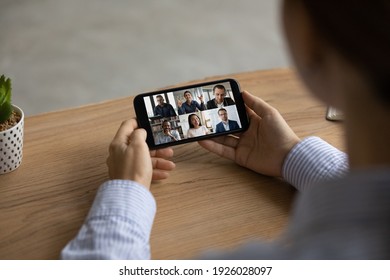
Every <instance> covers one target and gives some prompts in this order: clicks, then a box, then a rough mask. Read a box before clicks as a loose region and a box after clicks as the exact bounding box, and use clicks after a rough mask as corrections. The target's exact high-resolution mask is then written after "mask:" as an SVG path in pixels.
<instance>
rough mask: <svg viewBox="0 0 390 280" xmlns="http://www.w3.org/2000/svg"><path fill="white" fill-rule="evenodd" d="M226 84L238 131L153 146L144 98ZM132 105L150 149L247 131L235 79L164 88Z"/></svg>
mask: <svg viewBox="0 0 390 280" xmlns="http://www.w3.org/2000/svg"><path fill="white" fill-rule="evenodd" d="M227 82H229V84H230V87H231V90H232V93H233V96H234V101H235V106H236V109H237V114H238V117H239V119H240V122H241V128H240V129H236V130H229V131H225V132H220V133H212V134H207V135H204V136H198V137H193V138H185V139H181V140H179V141H174V142H168V143H163V144H155V142H154V137H153V131H152V127H151V125H150V121H149V116H148V114H147V111H146V106H145V102H144V97H148V96H154V95H158V94H164V93H167V92H175V91H182V90H186V89H193V88H197V87H202V86H207V85H216V84H221V83H227ZM205 103H206V102H205ZM133 104H134V110H135V113H136V117H137V122H138V126H139V127H140V128H143V129H145V130H146V132H147V138H146V142H147V144H148V146H149V148H150V149H160V148H164V147H170V146H175V145H181V144H185V143H190V142H196V141H200V140H204V139H209V138H214V137H218V136H222V135H227V134H235V133H239V132H243V131H245V130H247V129H248V127H249V119H248V115H247V112H246V107H245V104H244V101H243V99H242V95H241V90H240V85H239V83H238V82H237V81H236V80H235V79H232V78H227V79H220V80H213V81H209V82H202V83H195V84H188V85H185V86H180V87H173V88H166V89H162V90H157V91H153V92H147V93H142V94H139V95H137V96H135V98H134V101H133ZM206 110H209V109H206Z"/></svg>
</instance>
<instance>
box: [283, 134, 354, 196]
mask: <svg viewBox="0 0 390 280" xmlns="http://www.w3.org/2000/svg"><path fill="white" fill-rule="evenodd" d="M348 170H349V165H348V158H347V155H346V154H345V153H343V152H341V151H340V150H338V149H336V148H335V147H333V146H332V145H330V144H328V143H327V142H325V141H323V140H322V139H320V138H318V137H308V138H305V139H304V140H302V141H301V142H300V143H298V144H297V145H295V146H294V147H293V149H292V150H291V151H290V153H289V154H288V155H287V157H286V160H285V161H284V164H283V169H282V175H283V177H284V179H285V180H286V181H287V182H289V183H290V184H291V185H293V186H294V187H296V188H297V189H298V190H299V191H304V190H306V189H307V188H309V187H310V186H312V185H314V184H316V183H319V182H324V181H330V180H334V179H337V178H340V177H342V176H344V175H345V174H346V173H347V172H348Z"/></svg>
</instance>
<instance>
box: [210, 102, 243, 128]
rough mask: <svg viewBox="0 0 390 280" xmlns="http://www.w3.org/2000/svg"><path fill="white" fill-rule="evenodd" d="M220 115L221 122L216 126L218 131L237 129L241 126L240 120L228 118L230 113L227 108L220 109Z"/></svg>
mask: <svg viewBox="0 0 390 280" xmlns="http://www.w3.org/2000/svg"><path fill="white" fill-rule="evenodd" d="M218 116H219V117H220V119H221V122H220V123H218V124H217V125H216V127H215V132H216V133H219V132H225V131H229V130H236V129H239V128H240V126H239V125H238V122H236V121H234V120H229V119H228V113H227V111H226V109H225V108H221V109H219V110H218Z"/></svg>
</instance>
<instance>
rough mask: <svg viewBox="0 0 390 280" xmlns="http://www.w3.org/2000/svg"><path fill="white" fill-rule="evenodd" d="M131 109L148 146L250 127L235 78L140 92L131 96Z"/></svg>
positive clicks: (179, 142) (195, 138) (196, 139)
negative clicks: (145, 136)
mask: <svg viewBox="0 0 390 280" xmlns="http://www.w3.org/2000/svg"><path fill="white" fill-rule="evenodd" d="M134 109H135V113H136V116H137V122H138V126H139V127H142V128H144V129H145V130H146V131H147V139H146V142H147V144H148V146H149V148H150V149H158V148H163V147H168V146H173V145H179V144H183V143H188V142H193V141H199V140H203V139H207V138H211V137H217V136H221V135H226V134H233V133H237V132H242V131H245V130H246V129H247V128H248V126H249V120H248V116H247V113H246V109H245V104H244V101H243V99H242V95H241V90H240V86H239V84H238V82H237V81H236V80H234V79H223V80H216V81H211V82H205V83H199V84H193V85H188V86H183V87H177V88H170V89H165V90H159V91H155V92H149V93H143V94H140V95H137V96H136V97H135V98H134Z"/></svg>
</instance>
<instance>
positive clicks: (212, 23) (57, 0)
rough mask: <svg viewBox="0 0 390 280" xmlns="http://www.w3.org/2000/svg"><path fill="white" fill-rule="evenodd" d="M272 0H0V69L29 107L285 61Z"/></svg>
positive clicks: (42, 108) (75, 102)
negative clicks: (9, 78)
mask: <svg viewBox="0 0 390 280" xmlns="http://www.w3.org/2000/svg"><path fill="white" fill-rule="evenodd" d="M279 4H280V3H279V1H275V0H272V1H270V0H242V1H234V0H208V1H206V0H200V1H192V0H112V1H107V0H66V1H63V0H33V1H29V0H0V75H1V74H5V75H6V76H9V77H11V79H12V81H13V103H14V104H16V105H18V106H20V107H22V108H23V110H24V111H25V114H26V115H34V114H39V113H43V112H49V111H54V110H59V109H65V108H68V107H74V106H80V105H84V104H89V103H96V102H100V101H103V100H108V99H113V98H119V97H124V96H129V95H135V94H138V93H142V92H147V91H151V90H155V89H157V88H159V87H164V86H170V85H174V84H176V83H180V82H185V81H192V80H195V79H201V78H204V77H209V76H214V75H223V74H232V73H238V72H243V71H251V70H258V69H268V68H277V67H287V66H289V64H290V62H289V60H288V56H287V53H286V50H285V45H284V41H283V36H282V31H281V26H280V21H279V19H280V16H279V14H280V11H279Z"/></svg>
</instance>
